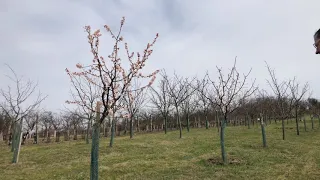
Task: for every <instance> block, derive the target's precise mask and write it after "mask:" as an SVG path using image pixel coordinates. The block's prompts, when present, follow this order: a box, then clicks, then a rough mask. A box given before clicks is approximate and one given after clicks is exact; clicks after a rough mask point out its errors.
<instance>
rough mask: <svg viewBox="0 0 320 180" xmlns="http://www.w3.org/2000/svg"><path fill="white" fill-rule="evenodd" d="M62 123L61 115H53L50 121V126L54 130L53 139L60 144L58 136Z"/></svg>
mask: <svg viewBox="0 0 320 180" xmlns="http://www.w3.org/2000/svg"><path fill="white" fill-rule="evenodd" d="M62 123H63V115H62V114H53V118H52V119H50V124H51V125H52V127H53V129H54V133H53V137H54V138H56V140H55V141H56V142H60V135H61V129H62Z"/></svg>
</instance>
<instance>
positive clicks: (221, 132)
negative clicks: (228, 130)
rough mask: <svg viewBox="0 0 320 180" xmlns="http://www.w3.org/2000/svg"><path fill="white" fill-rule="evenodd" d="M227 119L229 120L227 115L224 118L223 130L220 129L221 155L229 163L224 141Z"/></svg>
mask: <svg viewBox="0 0 320 180" xmlns="http://www.w3.org/2000/svg"><path fill="white" fill-rule="evenodd" d="M226 121H227V118H226V116H225V117H224V119H223V120H222V124H221V130H220V146H221V156H222V161H223V163H224V164H227V163H228V162H227V154H226V150H225V143H224V130H225V126H226Z"/></svg>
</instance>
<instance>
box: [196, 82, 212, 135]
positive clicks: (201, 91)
mask: <svg viewBox="0 0 320 180" xmlns="http://www.w3.org/2000/svg"><path fill="white" fill-rule="evenodd" d="M208 83H209V82H208V79H206V78H204V79H202V80H197V88H195V89H196V90H197V96H198V99H199V105H200V106H201V109H202V111H203V114H204V116H205V120H206V129H208V128H209V122H208V113H209V109H210V107H212V105H213V104H210V101H209V98H208V97H209V90H208Z"/></svg>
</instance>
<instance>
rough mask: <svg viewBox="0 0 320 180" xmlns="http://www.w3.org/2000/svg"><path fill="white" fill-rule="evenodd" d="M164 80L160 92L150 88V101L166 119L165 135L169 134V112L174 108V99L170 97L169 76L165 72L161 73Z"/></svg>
mask: <svg viewBox="0 0 320 180" xmlns="http://www.w3.org/2000/svg"><path fill="white" fill-rule="evenodd" d="M161 76H162V79H161V80H160V82H159V84H158V90H156V89H154V88H153V87H150V90H151V93H150V101H151V103H152V104H153V105H154V106H155V107H156V109H157V110H158V111H159V112H160V113H161V115H162V117H163V119H164V133H165V134H167V132H168V116H169V110H170V108H171V106H172V98H171V97H170V94H169V90H168V84H167V81H166V79H167V74H166V72H165V71H162V72H161Z"/></svg>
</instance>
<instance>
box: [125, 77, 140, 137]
mask: <svg viewBox="0 0 320 180" xmlns="http://www.w3.org/2000/svg"><path fill="white" fill-rule="evenodd" d="M123 100H124V106H125V109H126V111H127V112H128V117H127V118H129V120H130V122H129V123H130V138H133V131H134V130H133V127H134V126H133V120H134V118H135V116H136V114H137V113H138V112H139V110H140V109H141V108H142V106H143V105H144V103H145V102H146V93H145V89H144V88H142V87H141V84H140V83H139V81H137V79H135V80H134V81H133V83H132V84H130V85H129V86H128V91H126V94H125V96H124V98H123Z"/></svg>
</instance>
